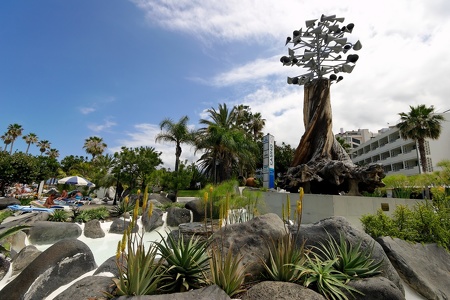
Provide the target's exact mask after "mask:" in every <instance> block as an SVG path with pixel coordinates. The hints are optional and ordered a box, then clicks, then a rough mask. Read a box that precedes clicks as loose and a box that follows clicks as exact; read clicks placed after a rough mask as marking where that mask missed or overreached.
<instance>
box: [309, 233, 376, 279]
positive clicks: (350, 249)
mask: <svg viewBox="0 0 450 300" xmlns="http://www.w3.org/2000/svg"><path fill="white" fill-rule="evenodd" d="M361 243H362V241H361V240H360V241H359V242H358V243H357V244H356V246H352V245H351V244H350V243H349V242H348V241H347V240H346V239H345V236H344V234H343V233H342V232H340V233H339V242H337V241H336V240H335V239H334V238H333V237H332V236H331V235H330V234H328V243H326V244H323V243H320V247H316V249H317V250H318V252H319V255H320V256H321V258H322V259H324V260H334V261H335V263H334V264H333V267H334V268H335V269H336V270H338V271H340V272H342V273H344V274H346V275H348V276H349V277H350V278H355V277H359V278H364V277H372V276H375V275H378V274H379V273H380V271H379V268H380V266H381V264H382V261H379V262H376V261H375V260H374V259H373V258H372V253H373V247H374V243H371V245H370V247H369V248H366V249H361Z"/></svg>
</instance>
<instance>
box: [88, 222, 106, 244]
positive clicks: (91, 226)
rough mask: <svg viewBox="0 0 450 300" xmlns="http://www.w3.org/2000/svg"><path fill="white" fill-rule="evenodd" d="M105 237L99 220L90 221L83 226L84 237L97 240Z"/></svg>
mask: <svg viewBox="0 0 450 300" xmlns="http://www.w3.org/2000/svg"><path fill="white" fill-rule="evenodd" d="M105 235H106V234H105V232H104V231H103V229H102V226H101V224H100V221H99V220H90V221H89V222H87V223H86V224H85V225H84V236H85V237H88V238H91V239H98V238H103V237H105Z"/></svg>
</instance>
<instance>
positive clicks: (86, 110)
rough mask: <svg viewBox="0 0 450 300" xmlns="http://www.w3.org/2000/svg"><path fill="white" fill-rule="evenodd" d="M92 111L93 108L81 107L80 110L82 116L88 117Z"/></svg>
mask: <svg viewBox="0 0 450 300" xmlns="http://www.w3.org/2000/svg"><path fill="white" fill-rule="evenodd" d="M94 111H95V108H93V107H81V108H80V112H81V113H82V114H83V115H88V114H90V113H93V112H94Z"/></svg>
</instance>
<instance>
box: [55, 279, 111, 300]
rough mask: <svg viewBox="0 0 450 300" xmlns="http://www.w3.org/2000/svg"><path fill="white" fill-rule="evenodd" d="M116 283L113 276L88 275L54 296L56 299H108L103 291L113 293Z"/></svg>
mask: <svg viewBox="0 0 450 300" xmlns="http://www.w3.org/2000/svg"><path fill="white" fill-rule="evenodd" d="M114 288H115V284H114V282H113V280H112V278H111V277H104V276H87V277H85V278H82V279H80V280H78V281H77V282H75V283H74V284H72V285H71V286H69V287H68V288H67V289H66V290H65V291H63V292H62V293H60V294H59V295H58V296H56V297H54V298H53V299H54V300H67V299H70V300H86V299H96V300H107V299H108V298H107V297H106V295H105V294H104V293H103V292H107V293H112V292H113V290H114Z"/></svg>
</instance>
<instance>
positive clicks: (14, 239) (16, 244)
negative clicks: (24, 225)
mask: <svg viewBox="0 0 450 300" xmlns="http://www.w3.org/2000/svg"><path fill="white" fill-rule="evenodd" d="M26 238H27V234H26V233H25V232H23V231H22V230H21V231H17V232H16V233H14V234H13V235H11V236H8V237H7V238H6V240H7V241H8V243H10V245H11V249H10V257H11V258H14V257H15V256H16V255H17V253H19V252H20V251H21V250H22V249H23V248H25V240H26Z"/></svg>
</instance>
